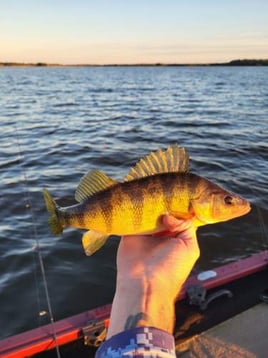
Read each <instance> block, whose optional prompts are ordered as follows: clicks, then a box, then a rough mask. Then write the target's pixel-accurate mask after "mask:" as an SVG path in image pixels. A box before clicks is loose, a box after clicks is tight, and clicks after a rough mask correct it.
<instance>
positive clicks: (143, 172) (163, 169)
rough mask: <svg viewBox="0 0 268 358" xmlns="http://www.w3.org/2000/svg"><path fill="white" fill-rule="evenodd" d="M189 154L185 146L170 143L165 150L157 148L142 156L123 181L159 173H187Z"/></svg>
mask: <svg viewBox="0 0 268 358" xmlns="http://www.w3.org/2000/svg"><path fill="white" fill-rule="evenodd" d="M188 171H189V156H188V154H187V153H186V150H185V148H180V147H179V146H178V145H170V146H169V147H168V148H167V149H166V150H162V149H159V150H157V151H156V152H151V153H150V154H149V155H147V156H145V157H144V158H142V159H141V160H140V161H139V162H138V163H137V164H136V165H135V166H134V167H133V168H131V170H130V172H129V173H128V174H127V175H126V177H125V181H131V180H134V179H139V178H143V177H147V176H150V175H155V174H160V173H187V172H188Z"/></svg>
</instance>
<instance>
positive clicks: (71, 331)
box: [0, 250, 268, 358]
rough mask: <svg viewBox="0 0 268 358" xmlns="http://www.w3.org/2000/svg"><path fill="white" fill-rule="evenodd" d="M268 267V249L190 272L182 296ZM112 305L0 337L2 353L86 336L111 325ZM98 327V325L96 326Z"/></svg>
mask: <svg viewBox="0 0 268 358" xmlns="http://www.w3.org/2000/svg"><path fill="white" fill-rule="evenodd" d="M265 267H268V250H266V251H262V252H260V253H257V254H254V255H252V256H250V257H248V258H245V259H241V260H238V261H236V262H233V263H230V264H226V265H224V266H220V267H218V268H216V269H213V270H210V271H205V272H202V273H199V274H198V275H193V276H190V277H189V279H188V280H187V282H186V284H185V287H184V289H183V290H182V292H181V293H180V295H179V296H178V300H182V299H183V298H185V296H186V290H187V287H189V286H192V285H197V284H198V285H201V286H202V287H204V288H205V289H211V288H215V287H218V286H221V285H224V284H226V283H228V282H232V281H234V280H237V279H240V278H242V277H245V276H248V275H251V274H254V273H256V272H258V271H262V270H263V269H264V268H265ZM110 310H111V305H106V306H102V307H99V308H97V309H93V310H90V311H86V312H84V313H81V314H78V315H75V316H72V317H69V318H65V319H63V320H61V321H58V322H55V323H54V324H48V325H45V326H42V327H40V328H36V329H33V330H30V331H27V332H24V333H21V334H18V335H15V336H12V337H8V338H5V339H3V340H2V341H0V357H5V358H15V357H29V356H32V355H34V354H36V353H39V352H44V351H47V350H50V349H52V348H54V347H55V346H56V345H58V346H62V345H65V344H66V343H70V342H72V341H76V340H77V339H79V338H81V337H82V336H83V331H82V330H83V328H84V327H85V326H88V325H89V323H90V322H91V325H92V329H93V330H94V322H102V323H103V325H104V326H106V327H107V326H108V322H109V316H110ZM95 330H96V327H95Z"/></svg>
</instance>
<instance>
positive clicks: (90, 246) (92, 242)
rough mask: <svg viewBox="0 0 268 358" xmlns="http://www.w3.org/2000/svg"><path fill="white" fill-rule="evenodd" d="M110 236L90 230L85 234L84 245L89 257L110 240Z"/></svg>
mask: <svg viewBox="0 0 268 358" xmlns="http://www.w3.org/2000/svg"><path fill="white" fill-rule="evenodd" d="M108 237H109V235H105V234H101V233H99V232H96V231H93V230H90V231H87V232H85V233H84V235H83V237H82V245H83V248H84V250H85V254H86V255H87V256H91V255H93V254H94V253H95V252H96V251H98V250H99V249H100V248H101V247H102V246H103V245H104V244H105V242H106V241H107V240H108Z"/></svg>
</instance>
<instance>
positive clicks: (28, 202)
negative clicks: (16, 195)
mask: <svg viewBox="0 0 268 358" xmlns="http://www.w3.org/2000/svg"><path fill="white" fill-rule="evenodd" d="M15 133H16V142H17V148H18V155H19V163H20V168H21V172H22V176H23V182H24V186H25V191H24V197H25V201H26V208H27V209H29V212H30V216H31V222H32V227H33V238H34V240H35V245H34V246H33V250H34V251H35V252H36V253H37V257H38V262H39V266H40V270H41V275H42V279H43V284H44V290H45V298H46V303H47V308H48V315H49V320H50V324H51V328H52V336H53V339H54V342H55V349H56V354H57V358H61V354H60V350H59V344H58V340H57V333H56V329H55V320H54V315H53V311H52V306H51V299H50V295H49V290H48V283H47V278H46V271H45V266H44V260H43V256H42V252H41V246H40V241H39V235H38V231H37V225H36V219H35V215H34V211H33V206H32V201H31V198H30V190H29V184H28V177H27V173H26V169H25V168H24V166H23V164H24V162H25V157H24V155H23V151H22V147H21V144H20V137H19V130H18V128H17V125H16V124H15ZM35 268H36V267H35ZM35 281H36V289H37V290H38V286H37V275H36V270H35ZM37 301H38V306H39V317H40V316H41V315H43V314H44V313H46V312H44V311H42V312H41V311H40V301H39V294H38V293H37Z"/></svg>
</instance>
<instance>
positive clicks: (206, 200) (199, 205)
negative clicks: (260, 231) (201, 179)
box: [191, 180, 251, 226]
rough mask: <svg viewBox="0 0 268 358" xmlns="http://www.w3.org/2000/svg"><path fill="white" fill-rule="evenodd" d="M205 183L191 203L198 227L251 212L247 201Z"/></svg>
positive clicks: (214, 185)
mask: <svg viewBox="0 0 268 358" xmlns="http://www.w3.org/2000/svg"><path fill="white" fill-rule="evenodd" d="M205 181H206V182H205V183H203V184H202V185H201V187H200V189H199V193H198V195H197V196H196V197H195V198H193V199H192V201H191V205H192V208H193V211H194V213H195V217H196V219H197V222H198V226H201V225H206V224H214V223H217V222H221V221H227V220H231V219H234V218H236V217H239V216H242V215H245V214H247V213H248V212H249V211H250V209H251V208H250V204H249V202H248V201H247V200H246V199H244V198H242V197H241V196H238V195H236V194H234V193H232V192H230V191H227V190H225V189H223V188H221V187H220V186H218V185H216V184H214V183H212V182H210V181H208V180H205Z"/></svg>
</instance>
